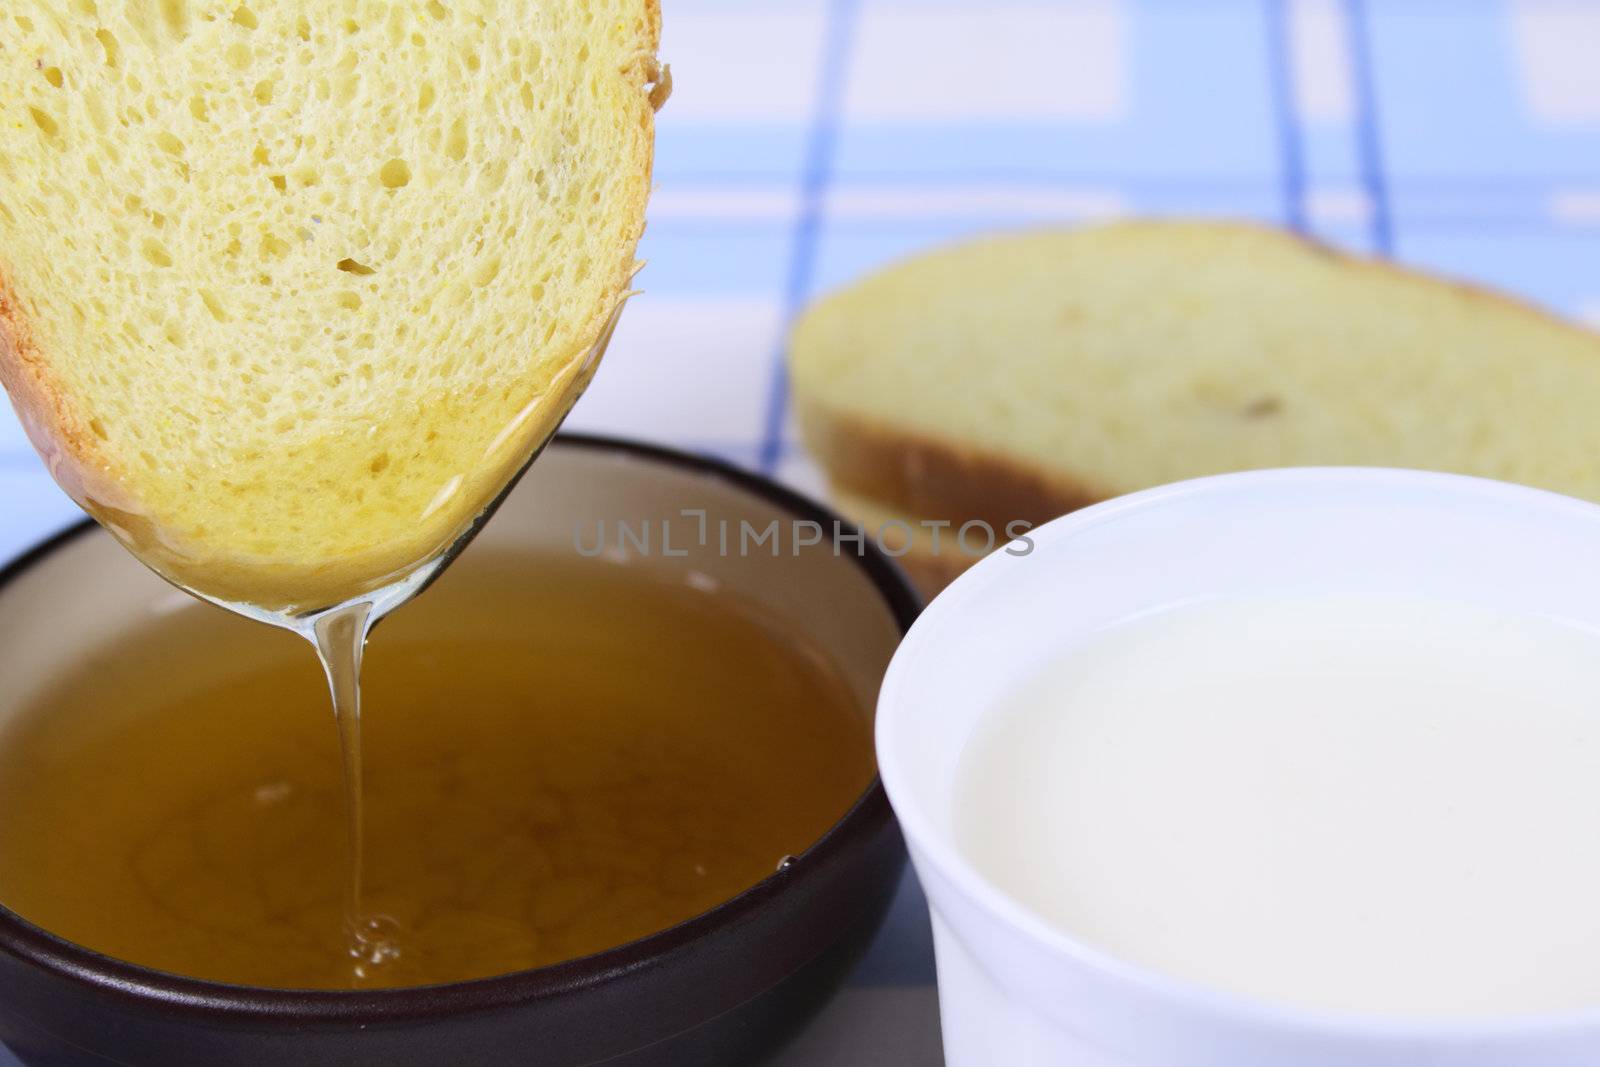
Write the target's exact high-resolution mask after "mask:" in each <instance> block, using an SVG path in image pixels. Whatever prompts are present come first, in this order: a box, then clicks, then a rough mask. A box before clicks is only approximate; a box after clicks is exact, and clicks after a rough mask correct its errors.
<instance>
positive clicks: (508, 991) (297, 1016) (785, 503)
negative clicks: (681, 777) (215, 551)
mask: <svg viewBox="0 0 1600 1067" xmlns="http://www.w3.org/2000/svg"><path fill="white" fill-rule="evenodd" d="M550 447H551V448H556V449H577V450H581V451H587V452H595V453H610V454H613V455H617V456H626V457H629V458H631V459H636V460H643V461H645V462H648V463H655V464H659V465H661V466H665V467H668V468H671V469H673V470H676V471H681V472H686V473H689V474H693V475H696V476H699V477H703V478H707V479H710V480H712V481H716V482H722V483H725V484H727V485H729V486H731V487H732V488H734V489H736V490H738V491H740V492H743V493H748V494H750V495H751V496H754V497H757V498H759V499H761V500H763V501H765V502H766V503H768V504H771V505H773V506H774V507H776V508H778V509H780V510H782V511H784V512H787V513H788V514H789V515H791V516H792V517H794V518H798V519H802V520H810V521H812V522H816V523H819V524H820V525H821V528H822V529H823V530H824V531H825V540H824V541H822V542H819V547H823V546H826V545H829V544H830V543H831V544H832V545H833V546H835V547H838V544H839V542H840V540H841V538H840V537H839V536H837V534H838V530H839V527H835V526H834V523H835V522H837V523H839V524H840V526H841V527H842V528H844V529H847V530H848V529H854V524H853V523H851V522H850V521H849V520H846V519H844V518H842V517H841V516H839V515H838V514H836V513H835V512H833V511H831V510H830V509H828V508H827V507H825V506H823V505H822V504H820V503H818V502H817V501H815V500H812V499H811V498H809V497H807V496H804V495H803V494H801V493H798V492H796V491H794V490H792V489H790V488H788V487H787V486H784V485H781V484H779V483H778V482H777V481H775V480H773V479H771V478H769V477H767V476H765V475H763V474H759V473H756V472H754V471H750V470H746V469H744V468H742V467H739V466H736V465H734V464H732V463H730V462H727V461H725V460H722V459H719V458H716V457H713V456H709V455H704V454H698V453H691V452H686V451H682V450H680V449H675V448H670V447H666V446H663V445H658V444H654V443H650V442H646V441H639V440H633V439H629V438H624V437H618V436H610V435H604V434H589V433H574V432H566V431H563V432H561V433H558V434H557V435H556V436H555V437H554V438H552V440H551V442H550ZM98 529H99V526H98V524H97V523H96V522H95V521H94V520H93V519H84V520H82V521H81V522H77V523H74V524H73V525H71V526H69V527H67V528H66V529H63V530H61V531H58V532H57V533H55V534H53V535H51V536H50V537H48V538H46V539H44V540H43V541H40V542H39V543H37V544H35V545H34V546H33V547H31V548H29V549H26V550H25V551H23V552H22V553H21V554H20V555H17V556H15V557H13V558H12V559H10V560H9V561H8V562H6V563H5V564H4V565H3V566H0V593H3V591H4V589H5V588H6V586H8V585H9V584H10V583H11V582H12V581H14V580H15V579H16V578H18V577H19V576H21V575H22V574H23V573H24V572H26V571H28V570H30V569H32V568H33V567H34V566H36V565H37V564H39V563H40V562H42V561H43V560H44V559H46V558H47V557H49V556H51V555H52V554H54V553H55V552H57V551H58V550H60V549H61V548H64V547H66V546H67V545H69V544H71V543H73V542H74V541H76V540H77V539H78V538H80V537H82V536H84V535H86V534H90V533H92V532H93V531H95V530H98ZM852 543H853V544H855V545H856V549H857V550H856V551H854V552H845V551H839V552H837V553H835V554H836V556H838V557H842V558H845V559H848V560H849V561H850V562H851V563H852V564H853V565H855V566H857V567H859V568H860V569H861V571H862V572H863V573H864V574H865V576H866V578H867V580H868V582H869V583H870V584H871V586H872V587H873V589H874V590H875V591H876V593H877V595H878V597H879V598H880V600H881V601H882V603H883V604H884V606H885V607H886V608H887V610H888V612H889V615H890V617H891V619H892V621H893V623H894V625H895V627H896V629H897V630H898V631H899V633H900V634H901V636H902V637H903V636H904V635H905V634H906V632H907V631H908V630H909V629H910V627H911V624H912V622H913V621H914V620H915V619H916V617H917V615H918V613H919V612H920V611H921V607H922V602H921V599H920V598H919V596H918V595H917V593H916V592H915V591H914V590H913V588H912V586H911V584H910V582H909V581H908V580H907V579H906V577H905V575H904V574H903V573H902V572H901V570H900V568H899V566H898V565H897V564H895V562H894V561H893V560H892V559H890V558H889V557H888V556H887V555H886V554H885V553H883V552H881V551H880V550H879V549H878V547H877V546H876V545H874V544H872V543H871V539H870V538H862V539H860V541H859V542H852ZM890 818H892V814H891V813H890V810H889V805H888V800H887V797H886V795H885V793H884V788H883V781H882V779H881V777H879V776H877V775H874V776H873V779H872V781H871V782H870V783H869V784H868V786H867V788H866V789H865V790H864V791H863V792H862V793H861V795H860V796H858V797H857V798H856V799H855V801H854V802H852V804H851V805H850V807H849V808H848V809H846V810H845V811H844V813H843V814H842V815H841V816H840V817H839V819H838V820H837V821H836V822H835V823H834V824H833V825H832V826H830V827H829V828H828V829H827V831H826V832H824V833H823V835H822V836H821V837H819V838H818V839H817V840H816V841H814V842H813V843H812V844H811V845H810V847H808V848H807V849H806V850H805V851H804V852H802V853H800V854H799V856H798V857H797V859H798V860H799V862H796V863H794V864H792V865H790V866H788V867H786V868H783V869H781V870H779V871H775V872H774V873H772V874H769V875H768V876H767V877H765V878H763V879H762V880H761V881H759V882H757V883H755V884H754V885H752V886H750V887H748V888H746V889H744V890H742V891H741V892H739V893H738V894H736V895H735V896H733V897H730V898H729V899H727V900H725V901H723V902H722V903H720V904H718V905H716V906H715V907H713V908H711V909H710V910H708V911H704V912H701V913H700V914H698V915H694V916H691V917H690V918H688V919H685V920H683V921H682V922H679V923H677V924H675V925H673V926H669V927H667V928H666V929H663V930H658V931H656V932H654V933H651V934H648V935H646V936H644V937H641V938H638V939H635V940H633V941H629V942H626V943H625V944H622V945H618V946H615V947H613V948H609V949H605V950H603V951H601V952H597V953H593V954H591V955H588V956H581V957H578V958H576V959H572V960H563V961H562V962H560V963H555V964H550V965H547V966H544V967H535V968H531V969H527V970H521V971H512V972H509V973H506V974H499V975H490V976H488V977H485V978H474V979H468V980H466V981H460V982H448V983H437V984H432V985H417V986H396V987H390V988H378V989H289V988H281V989H280V988H275V987H271V986H252V985H241V984H236V983H229V982H218V981H212V980H210V979H204V978H192V977H189V976H186V975H180V974H174V973H172V972H168V971H161V970H157V969H155V968H152V967H145V966H142V965H140V964H137V963H132V962H129V961H126V960H120V959H117V958H115V957H113V956H108V955H105V954H103V953H100V952H96V951H95V950H93V949H90V948H87V947H85V946H83V945H79V944H77V943H75V942H73V941H70V940H68V939H66V938H64V937H61V936H60V935H57V934H54V933H51V932H50V931H48V930H46V929H44V928H43V927H40V926H37V925H35V924H33V923H31V922H29V921H28V920H27V919H25V918H23V917H22V916H21V915H18V914H17V913H16V912H14V911H12V910H11V909H9V908H7V907H5V906H4V905H3V904H0V952H3V953H5V954H8V955H10V956H12V957H15V958H17V959H19V960H21V961H22V962H25V963H27V964H29V965H31V966H33V967H36V968H39V969H41V970H44V971H46V972H48V973H51V974H53V975H55V976H57V977H60V978H64V979H66V980H69V981H71V982H74V983H77V984H81V985H85V986H89V987H93V988H96V989H99V990H102V991H104V992H109V993H114V994H118V995H121V996H124V997H132V998H134V999H137V1000H139V1001H141V1002H145V1003H150V1004H155V1005H159V1006H161V1007H162V1008H164V1009H166V1010H168V1011H172V1012H174V1013H183V1014H185V1015H188V1016H191V1017H197V1018H201V1019H204V1018H212V1019H223V1018H225V1019H228V1020H233V1021H241V1020H248V1021H253V1022H256V1023H263V1022H267V1023H280V1024H283V1025H288V1026H294V1025H298V1024H305V1023H308V1022H315V1023H329V1024H337V1023H345V1022H361V1023H371V1024H383V1023H389V1022H396V1023H398V1022H405V1023H415V1022H418V1021H427V1020H430V1019H437V1018H443V1017H448V1016H451V1015H456V1014H460V1013H464V1012H483V1011H492V1010H495V1009H499V1008H506V1007H512V1006H516V1005H522V1004H527V1003H530V1002H534V1001H539V1000H549V999H554V998H559V997H565V996H570V995H573V994H577V993H581V992H583V991H584V990H587V989H591V988H594V987H597V986H601V985H604V984H605V983H606V982H608V981H610V980H612V979H616V978H621V977H623V976H625V975H628V974H630V973H632V972H635V971H637V970H639V969H641V968H643V967H646V966H648V965H650V964H651V963H652V962H654V961H657V960H660V959H662V958H664V957H667V956H670V955H672V954H675V953H678V952H681V951H683V950H685V949H687V948H688V947H689V946H690V945H692V944H693V943H694V942H696V941H698V940H700V939H701V938H703V937H705V936H708V935H710V934H712V933H714V932H715V931H717V930H720V929H723V928H726V927H732V926H737V925H739V924H740V923H741V921H742V920H743V919H745V918H746V917H748V916H750V915H752V914H753V913H755V912H757V911H759V910H760V909H762V908H763V907H764V906H766V905H767V903H768V902H769V901H770V900H771V899H772V898H773V897H774V896H775V895H776V894H778V893H779V892H780V891H783V890H785V888H786V887H788V886H790V885H791V884H792V883H793V882H794V881H795V880H796V879H804V878H807V877H808V872H811V871H814V870H815V871H821V870H824V869H826V868H827V867H829V866H831V861H832V860H834V859H835V858H837V857H839V856H841V855H842V854H845V853H848V852H850V851H852V850H854V849H856V848H860V847H862V846H864V845H865V844H866V843H867V842H868V841H869V840H870V839H871V837H872V836H873V834H874V833H875V832H876V831H877V829H878V827H879V826H880V825H881V824H882V823H883V822H884V821H885V820H887V819H890ZM780 980H781V976H780Z"/></svg>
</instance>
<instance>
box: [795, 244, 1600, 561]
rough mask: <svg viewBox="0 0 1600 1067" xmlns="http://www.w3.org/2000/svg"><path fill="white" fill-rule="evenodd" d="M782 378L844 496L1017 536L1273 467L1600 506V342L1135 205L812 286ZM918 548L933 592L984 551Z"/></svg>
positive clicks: (1461, 294)
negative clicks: (1566, 498) (1444, 480)
mask: <svg viewBox="0 0 1600 1067" xmlns="http://www.w3.org/2000/svg"><path fill="white" fill-rule="evenodd" d="M790 360H791V362H790V373H791V376H792V380H793V386H794V397H795V403H796V406H797V410H798V416H799V422H800V426H801V431H802V434H803V437H804V440H805V443H806V444H807V445H808V447H809V448H810V450H811V452H812V453H813V455H814V456H815V457H816V458H817V460H818V461H819V462H820V463H821V465H822V466H823V468H824V469H825V471H826V473H827V475H828V477H829V479H830V481H831V483H832V485H833V487H834V488H835V489H836V490H837V491H838V492H839V494H840V500H841V503H842V504H843V506H844V507H845V509H846V510H847V511H848V510H854V511H855V517H857V518H859V519H862V520H863V521H866V522H868V523H869V524H870V523H874V522H881V521H883V519H884V518H885V517H888V516H898V517H901V518H903V519H906V520H907V521H909V522H911V523H912V524H913V525H915V524H918V523H920V522H922V521H923V520H930V521H934V520H938V521H945V520H948V521H953V522H954V523H956V524H957V525H959V524H960V523H962V522H964V521H967V520H971V519H976V520H981V521H984V522H988V523H990V524H992V525H993V526H994V527H995V529H997V530H1003V529H1004V526H1005V524H1006V523H1007V522H1009V521H1011V520H1013V519H1026V520H1030V521H1033V522H1043V521H1045V520H1048V519H1050V518H1053V517H1055V516H1056V515H1059V514H1061V513H1063V512H1065V511H1068V510H1071V509H1073V508H1076V507H1079V506H1081V505H1084V504H1087V503H1091V502H1093V501H1097V500H1102V499H1105V498H1108V497H1112V496H1117V495H1120V494H1122V493H1126V492H1131V491H1133V490H1137V489H1142V488H1146V487H1148V486H1152V485H1158V484H1162V483H1165V482H1172V481H1177V480H1179V479H1183V478H1189V477H1195V476H1199V475H1205V474H1216V473H1221V472H1225V471H1235V470H1242V469H1248V468H1258V467H1281V466H1299V465H1324V464H1352V465H1373V466H1393V467H1416V468H1422V469H1429V470H1442V471H1457V472H1463V473H1468V474H1477V475H1483V476H1487V477H1491V478H1500V479H1504V480H1508V481H1514V482H1523V483H1526V484H1529V485H1534V486H1539V487H1542V488H1546V489H1553V490H1556V491H1559V492H1563V493H1568V494H1571V495H1574V496H1580V497H1587V498H1589V499H1595V500H1600V417H1597V415H1596V412H1597V411H1600V337H1596V336H1595V335H1594V334H1591V333H1589V332H1586V331H1584V330H1581V329H1579V328H1577V327H1575V326H1572V325H1568V324H1566V323H1563V322H1561V321H1558V320H1556V319H1555V318H1552V317H1550V316H1549V315H1546V314H1544V313H1542V312H1540V311H1537V310H1535V309H1533V308H1531V307H1528V306H1525V305H1523V304H1520V303H1516V302H1514V301H1512V300H1509V299H1506V298H1504V297H1500V296H1496V295H1493V294H1490V293H1487V292H1484V291H1481V290H1477V289H1472V288H1469V287H1466V286H1461V285H1455V284H1451V283H1447V282H1443V281H1439V280H1436V279H1433V278H1429V277H1425V276H1422V275H1419V274H1414V273H1409V272H1406V271H1403V270H1400V269H1398V268H1395V267H1392V266H1388V265H1385V264H1381V263H1376V262H1367V261H1361V260H1356V259H1351V258H1348V257H1345V256H1342V255H1338V254H1335V253H1333V252H1330V251H1329V250H1327V249H1324V248H1321V247H1318V246H1316V245H1313V244H1310V243H1308V242H1305V241H1303V240H1300V239H1298V238H1296V237H1293V236H1291V235H1288V234H1285V233H1281V232H1278V231H1274V230H1270V229H1266V228H1262V227H1256V226H1250V225H1245V224H1231V223H1204V222H1129V223H1121V224H1114V225H1108V226H1104V227H1100V228H1093V229H1085V230H1079V231H1052V232H1037V233H1028V234H1018V235H1013V236H1001V237H994V238H990V239H986V240H979V241H975V242H972V243H969V244H963V245H958V246H954V247H947V248H941V249H938V250H935V251H933V252H930V253H927V254H925V255H921V256H918V257H915V258H913V259H910V260H907V261H905V262H902V263H900V264H898V265H895V266H892V267H890V268H888V269H887V270H884V271H883V272H881V273H879V274H877V275H875V276H873V277H870V278H868V279H866V280H865V281H863V282H860V283H859V284H857V285H854V286H851V287H849V288H847V289H845V290H843V291H841V292H838V293H835V294H833V295H831V296H828V297H826V298H825V299H823V300H821V301H819V302H818V303H817V304H816V305H815V306H814V307H812V308H811V309H810V310H809V311H808V312H807V313H806V314H805V315H804V316H803V317H802V319H801V320H800V322H799V323H798V324H797V326H796V328H795V331H794V334H793V338H792V344H791V355H790ZM941 555H943V556H946V558H943V559H940V560H938V561H936V562H935V561H931V560H930V559H929V558H928V556H929V553H928V552H927V550H926V547H925V546H924V547H922V548H914V549H913V552H912V553H911V554H910V555H909V556H907V557H906V558H907V560H908V561H909V562H910V563H911V568H910V569H912V570H913V571H914V573H916V574H917V576H918V577H920V578H922V579H923V580H924V585H925V587H930V588H936V587H937V586H938V585H940V584H942V583H943V582H944V581H947V580H948V578H949V577H950V576H952V575H953V574H954V573H956V572H958V571H959V570H960V569H961V568H962V567H963V566H965V565H966V564H967V563H968V562H970V557H967V556H964V555H959V554H958V555H956V556H948V555H947V554H946V553H941Z"/></svg>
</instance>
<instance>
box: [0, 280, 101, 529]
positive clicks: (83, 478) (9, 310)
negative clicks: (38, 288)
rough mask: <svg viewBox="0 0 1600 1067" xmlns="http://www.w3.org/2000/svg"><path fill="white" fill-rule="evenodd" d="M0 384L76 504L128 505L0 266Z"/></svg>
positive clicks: (23, 425) (31, 437)
mask: <svg viewBox="0 0 1600 1067" xmlns="http://www.w3.org/2000/svg"><path fill="white" fill-rule="evenodd" d="M0 387H3V388H4V389H5V391H6V393H7V394H9V395H10V397H11V406H12V408H13V409H14V410H15V411H16V413H17V421H18V422H20V423H21V424H22V430H23V432H24V433H26V434H27V435H28V440H29V441H30V442H32V443H33V447H34V448H35V449H37V450H38V452H39V455H40V457H41V458H43V460H44V463H45V467H46V469H48V470H49V471H50V475H51V477H53V478H54V479H55V480H56V482H57V484H59V485H60V486H61V488H62V489H64V490H66V492H67V494H68V495H69V496H71V497H72V499H74V500H76V501H77V502H78V503H80V504H85V505H87V504H89V503H91V502H93V503H99V504H103V505H104V506H105V507H107V508H109V509H114V510H127V509H128V508H129V505H130V503H131V502H130V500H129V499H128V497H127V495H126V493H125V492H124V491H123V490H121V489H120V488H118V487H117V485H116V483H115V482H114V481H113V480H112V479H111V478H110V477H109V476H108V475H107V473H106V471H107V470H108V467H109V460H108V458H107V457H106V456H105V455H104V454H103V453H102V451H101V450H100V449H99V448H98V447H97V446H96V444H95V437H94V434H93V432H92V431H91V430H90V428H89V427H88V425H87V424H86V423H85V422H84V420H83V419H82V418H81V417H80V416H79V415H78V414H77V412H76V411H74V410H73V408H72V405H71V404H70V402H69V401H68V400H67V397H66V393H65V390H63V389H62V388H60V386H58V385H57V384H56V382H55V381H54V380H53V378H52V376H51V374H50V363H49V360H48V359H46V358H45V356H44V355H43V353H41V352H40V351H39V348H38V346H37V345H36V344H35V343H34V340H33V331H32V329H31V328H30V327H29V325H28V320H27V317H26V316H25V315H24V314H23V311H22V308H21V306H20V304H19V302H18V300H17V294H16V291H15V289H14V288H13V287H12V285H11V280H10V279H9V278H8V277H7V276H6V275H5V273H4V272H3V271H0Z"/></svg>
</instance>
